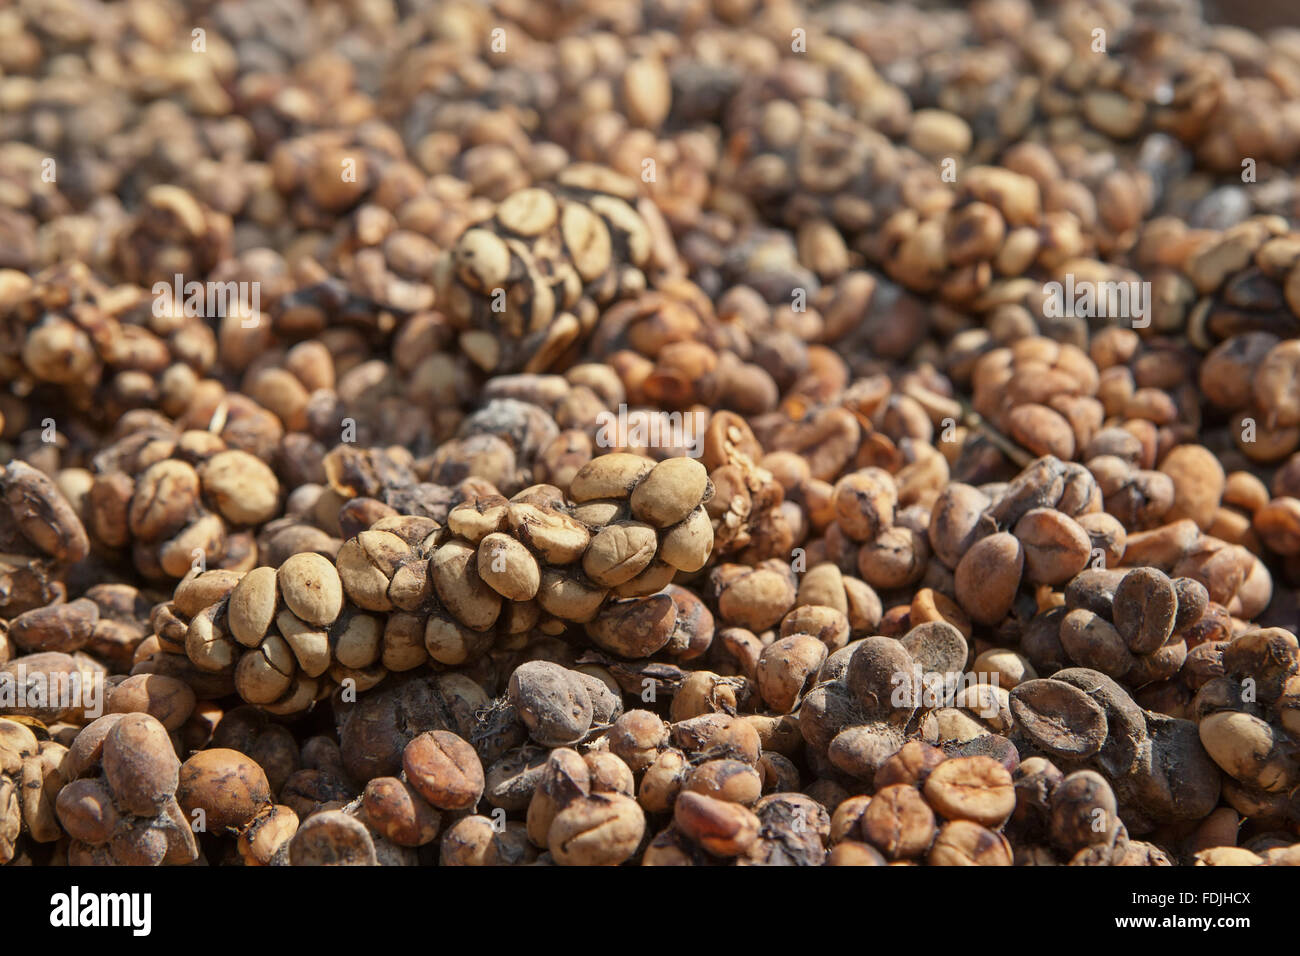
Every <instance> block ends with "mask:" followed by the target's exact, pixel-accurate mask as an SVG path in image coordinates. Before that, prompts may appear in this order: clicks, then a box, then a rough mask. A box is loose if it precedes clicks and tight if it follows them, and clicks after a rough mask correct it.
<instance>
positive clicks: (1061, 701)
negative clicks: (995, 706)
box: [1009, 679, 1108, 758]
mask: <svg viewBox="0 0 1300 956" xmlns="http://www.w3.org/2000/svg"><path fill="white" fill-rule="evenodd" d="M1009 696H1010V706H1011V714H1012V716H1013V717H1014V718H1015V720H1016V725H1017V726H1018V727H1019V729H1020V730H1021V731H1023V732H1024V733H1025V734H1026V735H1027V736H1028V737H1029V739H1030V740H1032V741H1033V742H1034V744H1035V746H1038V747H1041V748H1042V749H1043V750H1045V751H1047V752H1048V753H1050V754H1054V755H1057V756H1062V757H1070V758H1080V757H1088V756H1091V755H1092V754H1095V753H1097V752H1098V751H1099V750H1101V746H1102V744H1104V743H1105V742H1106V734H1107V730H1108V728H1107V726H1106V713H1105V711H1103V710H1102V708H1101V707H1100V706H1099V705H1098V704H1096V703H1095V702H1094V701H1093V700H1092V699H1091V698H1090V697H1088V695H1087V694H1085V693H1084V692H1083V691H1082V690H1080V689H1079V688H1077V687H1074V686H1072V685H1070V684H1066V683H1063V682H1061V681H1056V680H1051V679H1040V680H1030V681H1025V682H1024V683H1023V684H1019V685H1017V686H1016V687H1015V688H1013V689H1012V690H1011V692H1010V695H1009Z"/></svg>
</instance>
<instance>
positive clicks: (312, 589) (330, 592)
mask: <svg viewBox="0 0 1300 956" xmlns="http://www.w3.org/2000/svg"><path fill="white" fill-rule="evenodd" d="M276 579H277V581H278V583H279V585H280V594H281V595H282V596H283V597H284V603H285V604H286V605H287V606H288V608H289V610H291V611H293V613H294V614H296V615H298V617H300V618H302V620H304V621H306V622H307V623H308V624H321V625H325V624H332V623H334V621H335V620H336V619H337V618H338V616H339V612H341V611H342V610H343V582H342V581H341V580H339V573H338V571H337V570H336V569H335V567H334V565H333V564H331V563H330V560H329V559H328V558H326V557H323V556H322V555H319V554H315V553H310V552H309V553H305V554H295V555H294V556H293V557H291V558H289V560H287V561H285V562H284V564H282V565H280V570H279V571H278V572H276Z"/></svg>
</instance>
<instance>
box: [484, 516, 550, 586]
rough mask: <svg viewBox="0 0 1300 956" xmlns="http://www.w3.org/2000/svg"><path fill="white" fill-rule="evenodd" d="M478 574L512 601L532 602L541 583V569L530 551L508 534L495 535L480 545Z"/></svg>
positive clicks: (490, 535)
mask: <svg viewBox="0 0 1300 956" xmlns="http://www.w3.org/2000/svg"><path fill="white" fill-rule="evenodd" d="M478 575H479V577H480V578H482V579H483V581H484V582H485V583H486V584H487V585H488V586H489V587H491V588H492V589H493V590H494V591H496V592H497V593H498V594H500V595H501V596H502V597H504V598H508V599H509V600H511V601H531V600H532V599H533V598H534V597H536V596H537V588H538V587H539V585H540V584H541V569H540V568H538V566H537V559H536V558H534V557H533V556H532V554H531V553H529V551H528V549H527V548H525V547H524V546H523V545H522V544H520V543H519V542H518V541H516V540H515V539H514V538H512V537H511V536H510V535H508V534H502V533H500V532H494V533H492V534H489V535H488V536H487V537H485V538H483V540H482V541H480V542H479V546H478Z"/></svg>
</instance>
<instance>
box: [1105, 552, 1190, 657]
mask: <svg viewBox="0 0 1300 956" xmlns="http://www.w3.org/2000/svg"><path fill="white" fill-rule="evenodd" d="M1177 613H1178V595H1177V593H1176V591H1175V588H1174V584H1173V582H1172V581H1170V580H1169V578H1167V577H1166V576H1165V575H1164V574H1163V573H1162V572H1160V571H1158V570H1157V569H1155V568H1135V569H1133V570H1132V571H1129V572H1128V573H1127V574H1125V575H1124V577H1123V579H1122V580H1121V581H1120V582H1119V586H1118V587H1117V588H1116V589H1115V599H1114V619H1115V629H1116V630H1117V631H1119V633H1120V636H1121V637H1123V638H1124V640H1125V642H1126V643H1127V644H1128V646H1129V650H1131V651H1133V653H1135V654H1150V653H1151V652H1152V651H1155V650H1156V649H1157V648H1159V647H1161V646H1162V645H1163V644H1164V643H1165V642H1166V641H1168V640H1169V637H1170V635H1172V634H1173V632H1174V621H1175V617H1176V615H1177Z"/></svg>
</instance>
